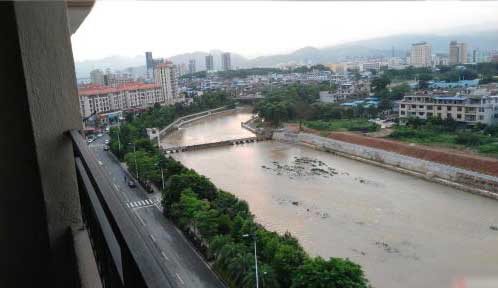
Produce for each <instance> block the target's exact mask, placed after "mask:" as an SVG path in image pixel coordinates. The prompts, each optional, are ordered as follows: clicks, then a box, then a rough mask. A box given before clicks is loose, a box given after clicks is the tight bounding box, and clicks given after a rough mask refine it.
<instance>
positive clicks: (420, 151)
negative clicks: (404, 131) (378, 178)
mask: <svg viewBox="0 0 498 288" xmlns="http://www.w3.org/2000/svg"><path fill="white" fill-rule="evenodd" d="M286 128H287V129H289V130H290V131H293V132H297V131H298V130H299V125H296V124H288V125H286ZM304 132H306V133H311V134H316V135H321V136H326V137H328V138H331V139H335V140H339V141H344V142H348V143H352V144H357V145H363V146H367V147H372V148H376V149H382V150H386V151H390V152H394V153H398V154H401V155H406V156H410V157H415V158H418V159H423V160H428V161H433V162H437V163H441V164H445V165H450V166H454V167H459V168H462V169H466V170H471V171H476V172H480V173H484V174H488V175H492V176H497V177H498V159H494V158H490V157H484V156H480V155H475V154H471V153H469V152H465V151H460V150H454V149H449V148H435V147H430V146H426V145H421V144H411V143H404V142H400V141H396V140H390V139H389V140H388V139H383V138H375V137H368V136H364V135H361V134H357V133H352V132H323V131H317V130H314V129H309V128H304ZM376 136H377V135H376Z"/></svg>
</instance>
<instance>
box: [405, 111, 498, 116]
mask: <svg viewBox="0 0 498 288" xmlns="http://www.w3.org/2000/svg"><path fill="white" fill-rule="evenodd" d="M405 114H406V113H405V111H401V115H405ZM497 115H498V114H497Z"/></svg>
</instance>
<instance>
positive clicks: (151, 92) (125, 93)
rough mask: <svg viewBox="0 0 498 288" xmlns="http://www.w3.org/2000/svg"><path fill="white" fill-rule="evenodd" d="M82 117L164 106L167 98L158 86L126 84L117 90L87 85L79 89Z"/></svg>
mask: <svg viewBox="0 0 498 288" xmlns="http://www.w3.org/2000/svg"><path fill="white" fill-rule="evenodd" d="M78 94H79V98H80V112H81V116H82V117H88V116H90V115H92V114H93V113H94V112H95V113H97V114H102V113H108V112H112V111H120V110H127V109H132V108H147V107H151V106H153V105H154V104H156V103H158V104H164V103H165V97H164V95H163V94H162V91H161V87H160V86H159V85H157V84H145V83H126V84H122V85H120V86H118V87H116V88H114V87H107V86H102V85H87V86H84V87H81V88H80V89H78Z"/></svg>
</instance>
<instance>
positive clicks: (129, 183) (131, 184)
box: [128, 180, 137, 188]
mask: <svg viewBox="0 0 498 288" xmlns="http://www.w3.org/2000/svg"><path fill="white" fill-rule="evenodd" d="M128 187H130V188H135V187H137V184H135V181H133V180H130V181H128Z"/></svg>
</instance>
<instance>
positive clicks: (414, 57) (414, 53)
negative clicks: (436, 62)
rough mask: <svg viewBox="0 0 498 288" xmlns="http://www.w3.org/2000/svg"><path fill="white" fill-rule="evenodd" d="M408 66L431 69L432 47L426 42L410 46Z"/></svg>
mask: <svg viewBox="0 0 498 288" xmlns="http://www.w3.org/2000/svg"><path fill="white" fill-rule="evenodd" d="M410 64H411V65H412V66H414V67H431V66H432V45H431V44H428V43H427V42H420V43H415V44H412V48H411V53H410Z"/></svg>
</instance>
